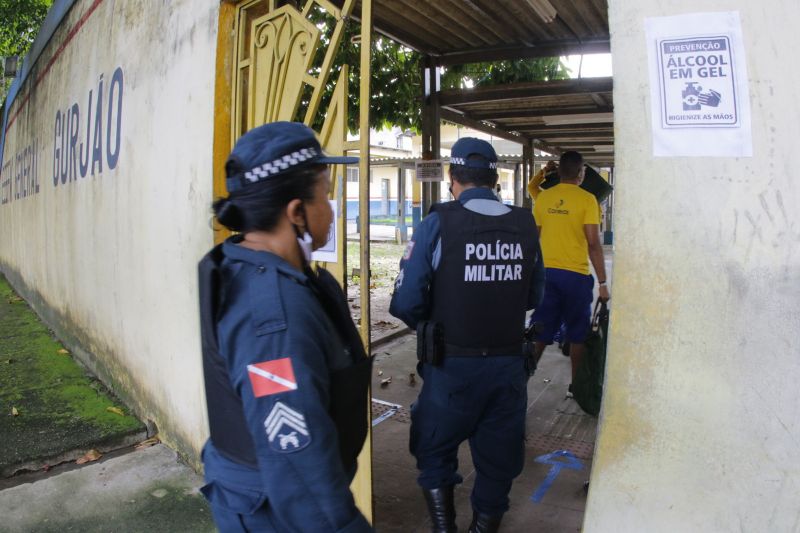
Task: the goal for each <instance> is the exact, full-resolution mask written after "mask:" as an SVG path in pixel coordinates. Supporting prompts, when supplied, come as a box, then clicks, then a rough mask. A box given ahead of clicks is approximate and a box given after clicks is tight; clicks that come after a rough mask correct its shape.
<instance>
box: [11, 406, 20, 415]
mask: <svg viewBox="0 0 800 533" xmlns="http://www.w3.org/2000/svg"><path fill="white" fill-rule="evenodd" d="M11 416H19V411H17V408H16V407H12V408H11Z"/></svg>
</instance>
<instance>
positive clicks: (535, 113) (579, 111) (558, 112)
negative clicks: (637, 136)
mask: <svg viewBox="0 0 800 533" xmlns="http://www.w3.org/2000/svg"><path fill="white" fill-rule="evenodd" d="M613 112H614V108H613V107H612V106H605V107H584V108H563V107H543V108H541V109H531V108H526V109H520V110H517V111H515V110H510V111H509V110H507V108H506V109H503V110H486V111H483V110H480V109H476V110H475V111H470V112H469V114H470V116H471V117H472V118H475V119H477V120H504V119H515V118H538V117H560V116H562V115H564V116H567V115H590V114H593V113H613Z"/></svg>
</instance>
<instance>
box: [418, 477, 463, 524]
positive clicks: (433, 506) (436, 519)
mask: <svg viewBox="0 0 800 533" xmlns="http://www.w3.org/2000/svg"><path fill="white" fill-rule="evenodd" d="M422 493H423V494H425V503H427V504H428V513H430V515H431V522H432V525H431V531H433V533H456V531H458V528H457V527H456V507H455V504H454V503H453V486H452V485H450V486H449V487H442V488H439V489H433V490H424V489H423V491H422Z"/></svg>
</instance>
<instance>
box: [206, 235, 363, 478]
mask: <svg viewBox="0 0 800 533" xmlns="http://www.w3.org/2000/svg"><path fill="white" fill-rule="evenodd" d="M223 259H224V254H223V252H222V245H221V244H220V245H218V246H216V247H214V248H213V249H212V250H211V251H210V252H209V253H208V254H206V256H205V257H203V259H202V260H201V261H200V264H199V284H200V332H201V339H202V350H203V375H204V378H205V386H206V405H207V408H208V422H209V427H210V430H211V442H213V443H214V447H215V448H216V449H217V451H218V452H219V453H220V454H222V455H223V456H224V457H226V458H228V459H230V460H231V461H234V462H236V463H239V464H242V465H246V466H249V467H252V468H258V460H257V458H256V451H255V446H254V444H253V439H252V437H251V436H250V432H249V430H248V427H247V422H246V421H245V418H244V409H243V406H242V399H241V398H240V397H239V395H238V394H237V393H236V390H235V389H234V388H233V385H232V383H231V379H230V375H229V374H228V367H227V364H226V362H225V359H224V358H223V357H222V355H221V354H220V353H219V344H218V342H217V320H218V313H219V310H220V308H221V304H222V301H223V298H224V287H223V283H222V278H221V273H220V266H221V265H222V260H223ZM305 273H306V275H307V276H308V279H309V286H310V288H311V290H312V291H313V292H314V294H315V296H316V297H317V300H318V301H319V302H320V305H321V306H322V308H323V310H324V311H325V314H326V315H327V316H328V318H329V319H330V320H331V322H332V324H333V326H334V328H335V329H336V331H337V333H338V334H339V336H340V338H341V340H342V343H343V345H344V346H345V347H347V349H348V352H349V353H350V355H351V357H352V359H353V365H352V366H350V367H347V368H344V369H340V370H335V371H332V372H331V373H330V389H329V393H330V405H329V409H328V413H329V415H330V417H331V419H332V420H333V422H334V424H335V426H336V430H337V434H338V437H339V454H340V457H341V460H342V465H343V466H344V468H345V472H348V473H349V474H350V473H354V472H355V469H356V463H357V458H358V454H359V453H360V452H361V448H362V447H363V445H364V440H365V438H366V436H367V425H368V422H367V417H366V416H364V415H365V414H366V413H367V400H368V398H369V396H368V392H369V383H370V376H371V374H372V358H370V357H367V354H366V352H365V350H364V346H363V344H362V343H361V338H360V336H359V334H358V330H357V329H356V327H355V324H353V320H352V318H350V310H349V309H348V307H347V302H346V301H345V299H344V297H343V295H342V293H341V289H339V287H338V284H337V283H336V280H335V279H334V278H333V276H331V275H330V273H328V272H327V271H326V270H323V269H320V271H319V275H316V274H314V273H313V272H311V271H310V270H308V269H307V270H306V272H305Z"/></svg>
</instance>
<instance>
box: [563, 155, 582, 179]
mask: <svg viewBox="0 0 800 533" xmlns="http://www.w3.org/2000/svg"><path fill="white" fill-rule="evenodd" d="M582 168H583V156H582V155H581V154H580V153H579V152H576V151H575V150H569V151H567V152H564V153H563V154H561V159H559V161H558V171H559V174H560V175H561V177H562V178H564V179H568V180H571V179H575V178H577V177H578V174H580V173H581V169H582Z"/></svg>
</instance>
